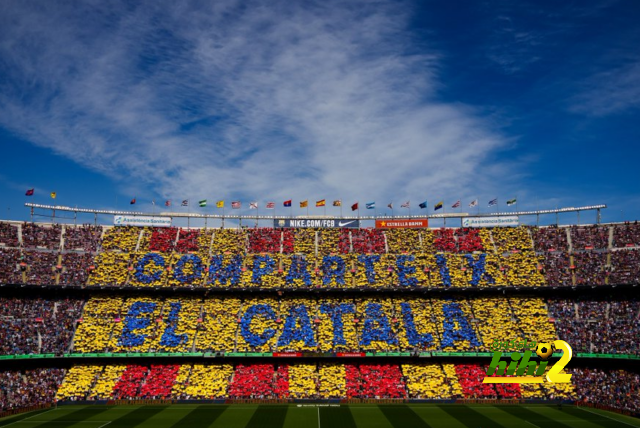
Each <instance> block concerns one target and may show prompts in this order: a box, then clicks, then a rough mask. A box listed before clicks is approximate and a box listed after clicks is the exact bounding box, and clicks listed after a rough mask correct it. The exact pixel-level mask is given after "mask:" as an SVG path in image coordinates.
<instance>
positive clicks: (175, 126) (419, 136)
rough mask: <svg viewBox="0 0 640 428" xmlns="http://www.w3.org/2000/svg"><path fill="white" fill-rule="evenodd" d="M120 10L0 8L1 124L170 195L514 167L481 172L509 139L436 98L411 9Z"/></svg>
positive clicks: (347, 187) (384, 5) (353, 184)
mask: <svg viewBox="0 0 640 428" xmlns="http://www.w3.org/2000/svg"><path fill="white" fill-rule="evenodd" d="M113 5H114V3H111V2H110V3H109V7H111V8H110V9H107V6H106V5H105V4H103V3H100V2H98V3H96V4H95V5H86V3H85V6H84V7H77V5H76V4H74V5H69V6H68V7H65V6H64V4H58V3H56V4H55V7H53V6H51V4H49V3H48V2H46V3H42V2H34V3H28V2H27V3H26V4H25V3H22V2H20V3H16V2H13V3H12V4H11V7H9V6H7V4H6V3H5V4H4V6H0V28H2V29H1V30H0V58H2V60H1V62H0V72H2V73H3V74H5V75H6V76H7V78H6V80H4V83H0V123H1V124H2V126H4V127H6V128H7V129H10V130H11V131H13V132H15V133H17V134H19V135H20V136H22V137H23V138H25V139H27V140H28V141H31V142H32V143H34V144H37V145H39V146H43V147H49V148H52V149H53V150H54V151H56V152H57V153H59V154H61V155H64V156H66V157H69V158H71V159H73V160H74V161H76V162H78V163H80V164H82V165H84V166H86V167H88V168H91V169H95V170H98V171H100V172H102V173H104V174H108V175H110V176H113V177H115V178H116V179H118V180H120V182H121V183H122V185H123V187H127V186H130V187H127V188H136V189H137V190H140V189H142V188H145V187H146V188H147V189H148V191H153V192H155V193H157V194H160V195H164V196H167V197H172V198H175V199H178V198H183V197H189V198H191V199H193V200H196V199H197V198H200V197H204V196H208V197H209V199H214V198H227V199H230V198H232V197H234V198H247V199H252V200H253V199H260V198H268V199H273V200H279V199H289V198H294V199H296V198H298V199H301V198H306V197H309V198H310V199H313V198H316V197H317V198H318V199H320V198H323V197H326V198H327V199H332V198H334V197H336V198H337V197H342V198H343V199H344V200H345V201H347V200H355V199H361V200H364V199H367V200H373V199H376V198H378V200H379V201H380V203H381V202H382V200H387V199H389V200H390V199H392V198H393V199H395V200H401V199H402V200H405V199H409V198H413V200H414V201H415V200H417V199H420V198H422V197H424V196H429V195H434V194H436V193H437V194H438V195H449V194H450V195H454V194H455V195H474V194H476V193H478V189H480V188H482V187H484V188H490V187H498V186H500V187H503V188H504V187H505V186H507V185H506V184H505V183H502V182H493V181H492V180H493V179H494V178H496V177H498V176H500V175H501V174H504V173H505V171H507V169H505V168H508V166H506V165H498V166H497V167H495V168H493V169H492V170H491V171H492V173H491V174H484V171H485V168H484V167H483V162H484V161H485V160H486V159H487V156H489V155H491V154H492V153H493V152H494V151H495V150H497V149H499V148H500V147H502V146H503V145H504V144H505V143H504V141H503V139H502V138H501V137H500V136H499V135H497V134H496V133H495V132H493V131H492V130H491V129H490V127H489V126H488V125H487V121H485V120H484V119H483V118H481V117H479V116H477V114H476V113H475V112H474V111H473V110H471V109H469V108H467V107H465V106H462V105H459V104H451V103H445V102H442V101H440V100H438V91H439V89H440V85H443V84H444V82H442V79H443V78H442V76H439V75H438V54H437V52H435V51H427V52H425V51H424V49H423V48H421V49H422V50H421V51H420V53H419V54H416V53H415V52H414V49H413V45H412V40H411V34H409V33H408V32H407V30H406V25H407V22H408V18H409V16H408V13H409V12H408V5H406V4H401V3H398V2H394V1H388V2H385V1H352V2H324V3H322V4H315V5H314V4H311V3H307V2H304V3H299V4H298V3H295V2H294V3H293V4H291V2H265V3H262V2H250V3H247V2H237V3H236V2H232V1H220V2H213V3H212V2H204V3H199V2H179V3H174V2H162V3H159V2H148V3H143V4H141V5H139V6H137V7H136V8H135V9H133V10H131V9H130V8H129V7H128V6H124V5H121V6H120V7H115V6H113ZM132 182H138V183H143V184H137V185H136V184H131V183H132ZM487 190H489V189H487ZM489 191H492V190H489ZM136 194H138V195H139V194H140V193H139V192H137V193H136ZM433 197H436V196H433ZM452 198H454V197H452ZM457 198H458V196H455V199H457ZM345 204H346V203H345Z"/></svg>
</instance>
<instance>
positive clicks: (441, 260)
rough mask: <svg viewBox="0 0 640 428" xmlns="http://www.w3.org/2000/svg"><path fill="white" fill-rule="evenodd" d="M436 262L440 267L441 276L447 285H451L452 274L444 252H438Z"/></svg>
mask: <svg viewBox="0 0 640 428" xmlns="http://www.w3.org/2000/svg"><path fill="white" fill-rule="evenodd" d="M436 264H437V265H438V267H439V268H440V277H441V278H442V283H443V284H444V286H445V287H451V276H450V275H449V266H447V259H446V258H445V257H444V256H443V255H442V254H436Z"/></svg>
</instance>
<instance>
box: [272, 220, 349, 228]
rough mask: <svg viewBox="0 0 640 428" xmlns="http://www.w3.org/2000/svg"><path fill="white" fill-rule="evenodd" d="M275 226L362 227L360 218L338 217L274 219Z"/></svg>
mask: <svg viewBox="0 0 640 428" xmlns="http://www.w3.org/2000/svg"><path fill="white" fill-rule="evenodd" d="M273 227H299V228H308V227H322V228H329V229H331V228H349V229H357V228H359V227H360V220H358V219H353V220H345V219H338V218H320V219H311V218H285V219H275V220H273Z"/></svg>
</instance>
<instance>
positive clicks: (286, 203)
mask: <svg viewBox="0 0 640 428" xmlns="http://www.w3.org/2000/svg"><path fill="white" fill-rule="evenodd" d="M282 205H284V206H285V207H290V206H291V199H289V200H288V201H284V202H283V203H282Z"/></svg>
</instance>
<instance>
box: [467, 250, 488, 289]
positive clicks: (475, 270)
mask: <svg viewBox="0 0 640 428" xmlns="http://www.w3.org/2000/svg"><path fill="white" fill-rule="evenodd" d="M486 256H487V255H486V254H480V256H478V261H474V260H473V256H472V255H471V254H467V255H465V257H466V259H467V262H468V263H469V267H470V268H471V270H472V275H471V281H469V284H471V286H473V287H476V286H477V285H478V283H479V282H480V280H481V279H482V277H483V276H484V277H485V278H486V279H487V282H488V283H489V284H494V283H495V280H494V279H493V278H492V277H491V275H489V274H488V273H487V271H486V269H485V267H484V266H485V261H484V259H485V257H486Z"/></svg>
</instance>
